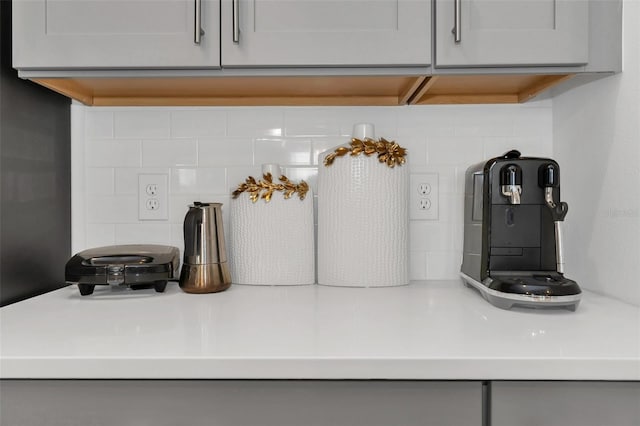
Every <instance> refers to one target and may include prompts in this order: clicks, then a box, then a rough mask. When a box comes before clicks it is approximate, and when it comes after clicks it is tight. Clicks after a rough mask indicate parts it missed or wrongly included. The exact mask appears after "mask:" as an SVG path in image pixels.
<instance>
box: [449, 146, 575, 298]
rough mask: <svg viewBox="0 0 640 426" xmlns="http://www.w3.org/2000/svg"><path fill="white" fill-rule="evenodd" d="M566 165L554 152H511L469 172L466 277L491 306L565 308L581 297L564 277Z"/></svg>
mask: <svg viewBox="0 0 640 426" xmlns="http://www.w3.org/2000/svg"><path fill="white" fill-rule="evenodd" d="M567 210H568V205H567V203H564V202H561V201H560V167H559V166H558V163H556V162H555V161H553V160H551V159H548V158H527V157H521V156H520V152H518V151H515V150H513V151H509V152H507V153H506V154H504V155H503V156H501V157H496V158H492V159H491V160H489V161H486V162H482V163H479V164H476V165H474V166H471V167H469V168H468V169H467V171H466V175H465V200H464V254H463V259H462V268H461V273H460V275H461V277H462V279H463V280H464V282H465V284H467V285H470V286H473V287H474V288H476V289H477V290H479V291H480V294H482V296H483V297H484V298H485V299H487V300H488V301H489V302H490V303H491V304H493V305H495V306H497V307H499V308H503V309H510V308H511V307H513V306H520V307H564V308H567V309H569V310H572V311H575V310H576V308H577V307H578V304H579V303H580V297H581V293H582V292H581V291H580V287H579V286H578V284H577V283H576V282H575V281H573V280H570V279H569V278H567V277H565V276H564V259H563V247H562V222H563V221H564V218H565V216H566V214H567Z"/></svg>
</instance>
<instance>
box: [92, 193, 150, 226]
mask: <svg viewBox="0 0 640 426" xmlns="http://www.w3.org/2000/svg"><path fill="white" fill-rule="evenodd" d="M86 202H87V223H102V224H108V223H131V222H136V221H137V220H138V197H137V196H135V195H97V196H94V195H88V196H87V197H86Z"/></svg>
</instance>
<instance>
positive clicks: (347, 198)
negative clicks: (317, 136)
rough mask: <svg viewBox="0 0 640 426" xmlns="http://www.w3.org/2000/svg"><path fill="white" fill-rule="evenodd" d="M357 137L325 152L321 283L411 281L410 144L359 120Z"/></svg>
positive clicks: (322, 165)
mask: <svg viewBox="0 0 640 426" xmlns="http://www.w3.org/2000/svg"><path fill="white" fill-rule="evenodd" d="M353 134H354V137H353V138H352V139H351V142H350V143H348V144H345V145H342V146H339V147H336V148H333V149H330V150H328V151H325V152H323V153H321V154H320V156H319V160H318V163H319V166H318V284H323V285H333V286H344V287H386V286H399V285H406V284H408V283H409V262H408V233H409V218H408V197H409V194H408V185H409V170H408V166H407V165H406V164H405V162H406V150H405V149H404V148H402V147H401V146H399V145H398V144H397V143H395V142H393V141H387V140H385V139H383V138H381V139H379V140H376V139H375V138H374V127H373V125H372V124H368V123H366V124H357V125H355V126H354V131H353Z"/></svg>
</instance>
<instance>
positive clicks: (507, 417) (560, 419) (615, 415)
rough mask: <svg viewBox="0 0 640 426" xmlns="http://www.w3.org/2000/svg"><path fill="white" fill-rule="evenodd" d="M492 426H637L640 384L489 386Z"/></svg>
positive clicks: (557, 383)
mask: <svg viewBox="0 0 640 426" xmlns="http://www.w3.org/2000/svg"><path fill="white" fill-rule="evenodd" d="M491 420H492V421H491V425H492V426H515V425H517V426H551V425H561V426H638V425H640V382H493V383H492V385H491Z"/></svg>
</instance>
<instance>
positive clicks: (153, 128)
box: [114, 108, 170, 139]
mask: <svg viewBox="0 0 640 426" xmlns="http://www.w3.org/2000/svg"><path fill="white" fill-rule="evenodd" d="M114 121H115V137H116V138H118V139H120V138H168V137H169V136H170V131H169V128H170V117H169V111H168V110H165V109H150V108H149V109H148V108H139V109H138V108H124V109H117V110H116V111H115V113H114Z"/></svg>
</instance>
